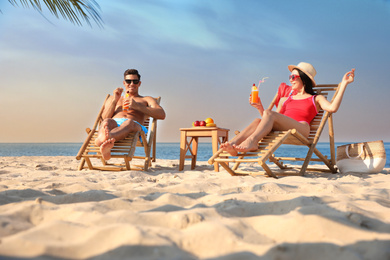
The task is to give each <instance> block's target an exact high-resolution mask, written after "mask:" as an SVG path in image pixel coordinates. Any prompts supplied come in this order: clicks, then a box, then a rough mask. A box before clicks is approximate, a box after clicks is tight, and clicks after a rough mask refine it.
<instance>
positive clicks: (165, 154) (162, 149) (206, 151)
mask: <svg viewBox="0 0 390 260" xmlns="http://www.w3.org/2000/svg"><path fill="white" fill-rule="evenodd" d="M82 144H83V143H0V156H1V157H11V156H16V157H19V156H75V157H76V155H77V153H78V151H79V150H80V147H81V145H82ZM344 144H348V143H346V142H337V143H335V146H336V147H337V146H340V145H344ZM384 144H385V150H386V166H385V167H389V166H390V142H385V143H384ZM317 149H318V150H319V151H320V152H321V153H323V154H324V155H325V156H328V157H330V150H329V143H326V142H320V143H318V144H317ZM142 152H143V150H142V149H136V152H135V155H142ZM306 153H307V147H305V146H293V145H282V146H281V147H280V149H278V150H277V151H276V155H278V156H288V157H304V156H305V154H306ZM188 154H189V153H188ZM211 156H212V146H211V143H199V146H198V158H197V160H198V161H207V160H208V159H209V158H210V157H211ZM156 157H157V159H164V160H179V157H180V143H179V142H177V143H176V142H173V143H163V142H158V143H157V150H156Z"/></svg>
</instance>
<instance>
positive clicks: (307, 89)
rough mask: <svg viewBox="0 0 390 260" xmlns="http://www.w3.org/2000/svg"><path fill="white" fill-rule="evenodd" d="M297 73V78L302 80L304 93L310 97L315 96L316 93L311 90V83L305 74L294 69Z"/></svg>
mask: <svg viewBox="0 0 390 260" xmlns="http://www.w3.org/2000/svg"><path fill="white" fill-rule="evenodd" d="M296 70H297V71H298V73H299V77H300V78H301V80H302V83H303V86H304V87H305V92H306V93H308V94H310V95H315V94H316V93H315V92H314V90H313V81H311V79H310V78H309V77H308V76H307V75H306V73H304V72H302V71H301V70H300V69H296Z"/></svg>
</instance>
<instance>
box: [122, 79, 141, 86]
mask: <svg viewBox="0 0 390 260" xmlns="http://www.w3.org/2000/svg"><path fill="white" fill-rule="evenodd" d="M132 81H133V83H134V84H135V85H137V84H138V83H139V79H125V82H126V83H127V84H131V82H132Z"/></svg>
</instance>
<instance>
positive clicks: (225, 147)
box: [220, 118, 261, 156]
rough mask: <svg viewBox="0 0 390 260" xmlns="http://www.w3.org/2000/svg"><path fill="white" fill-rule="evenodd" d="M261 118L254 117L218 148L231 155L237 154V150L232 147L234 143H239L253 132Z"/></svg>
mask: <svg viewBox="0 0 390 260" xmlns="http://www.w3.org/2000/svg"><path fill="white" fill-rule="evenodd" d="M260 121H261V119H260V118H256V119H255V120H253V122H252V123H250V125H249V126H247V127H246V128H245V129H244V130H242V131H241V132H240V133H239V134H238V135H236V136H235V137H234V138H233V139H231V140H230V141H229V142H225V143H223V144H221V146H220V148H221V149H223V150H224V151H226V152H228V153H230V155H232V156H236V155H237V151H236V149H235V148H234V146H235V145H239V144H241V143H242V142H243V141H245V140H246V139H247V138H248V137H249V136H250V135H251V134H253V132H254V131H255V130H256V128H257V126H258V125H259V123H260Z"/></svg>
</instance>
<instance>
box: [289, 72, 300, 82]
mask: <svg viewBox="0 0 390 260" xmlns="http://www.w3.org/2000/svg"><path fill="white" fill-rule="evenodd" d="M288 78H289V79H290V80H293V81H294V80H296V79H297V78H300V76H299V75H295V74H292V75H290V76H288Z"/></svg>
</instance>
